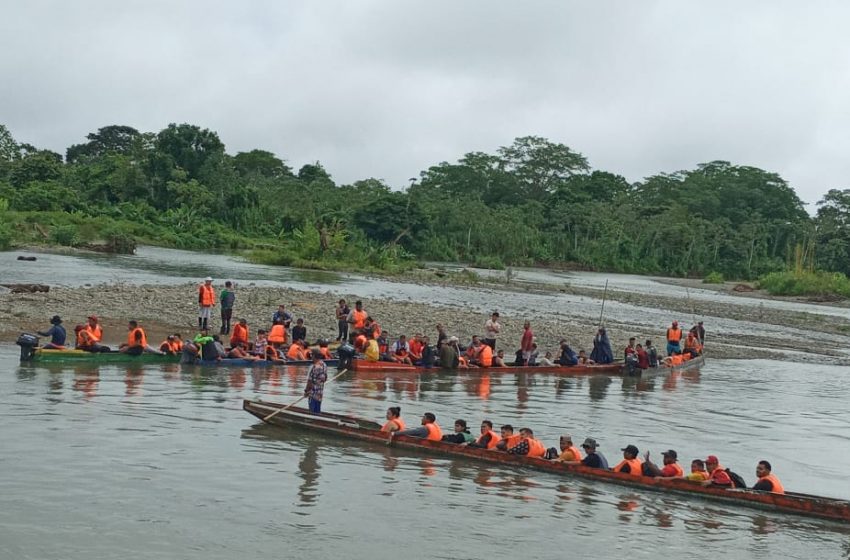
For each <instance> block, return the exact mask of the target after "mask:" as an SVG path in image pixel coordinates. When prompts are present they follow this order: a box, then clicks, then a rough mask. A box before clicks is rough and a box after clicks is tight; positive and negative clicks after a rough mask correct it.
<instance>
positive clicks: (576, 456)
mask: <svg viewBox="0 0 850 560" xmlns="http://www.w3.org/2000/svg"><path fill="white" fill-rule="evenodd" d="M567 451H571V452H572V454H573V461H581V459H582V457H581V450H579V448H578V447H576V446H575V445H571V446H569V447H568V448H566V449H565V450H564V451H563V452H562V454H563V453H566V452H567Z"/></svg>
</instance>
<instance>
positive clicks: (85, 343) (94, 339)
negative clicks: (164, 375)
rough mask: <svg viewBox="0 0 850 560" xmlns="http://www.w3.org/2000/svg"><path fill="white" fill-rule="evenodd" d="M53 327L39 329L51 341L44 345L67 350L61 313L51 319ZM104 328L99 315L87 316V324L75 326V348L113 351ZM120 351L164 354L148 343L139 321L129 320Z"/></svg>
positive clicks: (40, 333) (132, 353) (135, 353)
mask: <svg viewBox="0 0 850 560" xmlns="http://www.w3.org/2000/svg"><path fill="white" fill-rule="evenodd" d="M50 324H51V327H50V329H49V330H47V331H44V332H42V331H38V334H39V335H41V336H49V337H50V342H48V343H46V344H45V345H44V348H45V349H48V350H66V349H67V347H66V346H65V342H66V338H67V335H66V332H65V327H63V326H62V318H61V317H59V315H54V316H53V317H52V318H51V319H50ZM102 342H103V328H102V327H101V325H100V322H99V320H98V318H97V315H89V316H88V317H87V318H86V323H85V324H80V325H76V326H75V327H74V349H76V350H83V351H86V352H93V353H98V352H111V351H112V349H111V348H110V347H109V346H106V345H104V344H103V343H102ZM118 352H122V353H125V354H131V355H138V354H142V353H144V352H150V353H153V354H163V353H164V352H162V351H161V350H158V349H156V348H154V347H153V346H150V345H149V344H148V337H147V334H146V333H145V330H144V328H142V326H141V325H139V323H138V321H129V322H128V323H127V340H126V342H124V343H122V344H121V345H120V346H119V347H118Z"/></svg>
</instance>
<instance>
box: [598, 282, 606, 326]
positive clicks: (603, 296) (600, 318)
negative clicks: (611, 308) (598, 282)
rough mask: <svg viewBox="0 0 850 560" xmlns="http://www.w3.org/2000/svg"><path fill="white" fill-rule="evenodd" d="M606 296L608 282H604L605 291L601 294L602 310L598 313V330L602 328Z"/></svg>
mask: <svg viewBox="0 0 850 560" xmlns="http://www.w3.org/2000/svg"><path fill="white" fill-rule="evenodd" d="M607 295H608V280H607V279H606V280H605V291H603V292H602V309H601V310H600V311H599V328H600V329H601V328H602V314H603V313H605V296H607Z"/></svg>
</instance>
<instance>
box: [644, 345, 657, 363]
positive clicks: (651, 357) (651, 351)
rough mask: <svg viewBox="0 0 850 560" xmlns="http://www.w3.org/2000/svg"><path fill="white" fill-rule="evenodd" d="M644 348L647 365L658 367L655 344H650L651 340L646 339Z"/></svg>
mask: <svg viewBox="0 0 850 560" xmlns="http://www.w3.org/2000/svg"><path fill="white" fill-rule="evenodd" d="M644 350H646V357H647V362H649V367H658V351H657V350H656V349H655V346H653V345H652V341H651V340H649V339H647V341H646V344H645V346H644Z"/></svg>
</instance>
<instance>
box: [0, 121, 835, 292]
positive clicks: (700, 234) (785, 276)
mask: <svg viewBox="0 0 850 560" xmlns="http://www.w3.org/2000/svg"><path fill="white" fill-rule="evenodd" d="M81 139H82V138H81ZM284 156H285V154H284ZM388 157H389V156H388ZM414 174H415V173H414ZM825 190H826V189H825ZM98 243H99V244H106V245H107V246H109V247H110V248H112V249H114V250H116V251H122V250H131V249H132V247H133V246H134V245H135V244H136V243H147V244H153V245H159V246H165V247H175V248H182V249H193V250H198V251H228V252H241V253H244V254H245V255H246V256H247V257H248V258H250V259H252V260H254V261H256V262H263V263H267V264H279V265H289V266H298V267H312V268H324V269H334V270H361V271H363V270H365V271H380V272H384V273H395V272H399V271H405V270H408V269H410V268H412V267H415V266H417V264H418V263H419V262H422V261H428V260H434V261H449V262H461V263H468V264H470V265H474V266H478V267H485V268H496V269H498V268H504V267H507V266H530V265H544V266H555V267H568V268H573V269H583V270H599V271H611V272H626V273H639V274H654V275H666V276H692V277H702V278H706V280H707V281H709V282H712V281H713V282H720V281H723V280H724V279H725V280H730V279H734V280H756V279H760V280H761V283H762V286H763V287H765V288H767V289H769V290H770V291H771V292H772V293H786V294H806V293H831V294H839V295H843V296H845V297H848V296H850V284H848V279H847V276H846V274H848V273H850V258H848V257H850V254H849V253H850V189H844V190H840V189H832V190H828V191H827V192H826V194H825V195H824V196H823V198H822V200H821V201H820V202H819V203H818V205H817V209H816V213H815V214H814V215H810V213H809V212H807V211H806V209H805V207H804V204H803V202H802V201H801V200H800V198H799V197H798V196H797V194H796V193H795V191H794V189H793V188H792V187H791V186H790V185H789V184H788V183H787V182H786V181H785V180H783V178H782V177H781V176H779V175H778V174H777V173H774V172H771V171H766V170H762V169H758V168H756V167H750V166H744V165H735V164H732V163H730V162H726V161H711V162H708V163H703V164H700V165H698V166H697V167H696V168H695V169H691V170H683V171H675V172H662V173H658V174H657V175H653V176H650V177H646V178H645V179H643V180H641V181H637V182H629V181H628V180H626V179H625V178H624V177H622V176H620V175H617V174H615V173H610V172H608V171H604V170H601V169H594V168H592V166H591V164H590V163H589V162H588V160H587V159H586V158H585V157H584V156H583V155H582V154H581V153H579V152H577V151H574V150H573V149H572V148H570V147H568V146H566V145H564V144H560V143H556V142H552V141H550V140H547V139H545V138H541V137H537V136H525V137H520V138H516V139H515V140H514V141H513V143H512V144H511V145H509V146H504V147H501V148H498V149H497V150H496V151H495V153H484V152H471V153H467V154H464V155H462V156H461V157H460V158H459V159H458V160H457V161H455V162H440V163H436V164H434V165H432V166H431V167H429V168H428V169H425V170H424V171H421V172H420V173H419V175H418V177H417V178H416V179H414V180H411V183H410V185H404V186H403V187H402V188H399V185H388V184H386V183H385V182H383V181H381V180H378V179H374V178H366V179H363V180H360V181H355V182H353V183H351V184H337V183H336V182H335V181H334V180H333V178H332V177H331V175H330V174H329V173H328V172H327V171H326V169H325V167H324V166H323V165H322V164H321V163H320V162H318V161H317V162H315V163H310V164H307V165H303V166H302V167H301V168H300V169H298V170H297V171H296V170H295V169H294V168H292V167H290V166H289V165H287V163H286V160H285V159H284V157H282V156H280V155H276V154H273V153H271V152H268V151H265V150H262V149H255V150H251V151H247V152H238V153H236V154H234V155H231V154H228V153H227V152H226V149H225V145H224V143H223V142H222V141H221V139H220V138H219V136H218V134H217V133H216V132H214V131H212V130H208V129H205V128H201V127H199V126H195V125H191V124H170V125H168V126H167V127H166V128H164V129H163V130H161V131H159V132H157V133H151V132H140V131H138V130H136V129H134V128H132V127H129V126H118V125H116V126H106V127H103V128H100V129H98V130H97V131H96V132H92V133H90V134H88V135H87V136H86V137H85V141H84V142H82V143H80V144H75V145H72V146H70V147H68V148H67V150H66V152H65V154H59V153H56V152H53V151H50V150H45V149H40V148H37V147H35V146H32V145H29V144H26V143H21V142H18V141H16V140H15V138H14V136H13V134H12V133H11V131H9V130H8V128H7V127H6V126H4V125H0V248H10V247H12V246H15V245H31V244H54V245H66V246H82V247H86V246H91V245H92V244H98Z"/></svg>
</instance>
